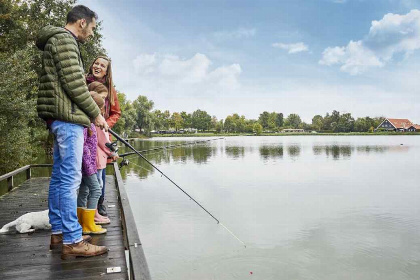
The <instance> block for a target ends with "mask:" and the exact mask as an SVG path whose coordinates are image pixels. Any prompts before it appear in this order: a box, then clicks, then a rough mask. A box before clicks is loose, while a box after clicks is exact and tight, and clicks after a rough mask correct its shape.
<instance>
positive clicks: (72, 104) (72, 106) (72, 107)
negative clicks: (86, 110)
mask: <svg viewBox="0 0 420 280" xmlns="http://www.w3.org/2000/svg"><path fill="white" fill-rule="evenodd" d="M71 113H72V114H74V113H76V107H74V103H73V102H71Z"/></svg>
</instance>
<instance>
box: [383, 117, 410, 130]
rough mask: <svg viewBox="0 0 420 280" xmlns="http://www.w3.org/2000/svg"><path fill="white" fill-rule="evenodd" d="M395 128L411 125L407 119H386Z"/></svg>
mask: <svg viewBox="0 0 420 280" xmlns="http://www.w3.org/2000/svg"><path fill="white" fill-rule="evenodd" d="M387 120H388V121H389V122H390V123H391V124H392V125H393V126H394V127H395V128H409V127H410V126H412V125H413V123H412V122H410V121H409V120H408V119H387Z"/></svg>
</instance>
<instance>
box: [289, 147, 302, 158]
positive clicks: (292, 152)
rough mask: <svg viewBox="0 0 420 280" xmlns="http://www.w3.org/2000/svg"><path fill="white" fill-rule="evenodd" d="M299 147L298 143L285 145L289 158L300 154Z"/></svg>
mask: <svg viewBox="0 0 420 280" xmlns="http://www.w3.org/2000/svg"><path fill="white" fill-rule="evenodd" d="M300 150H301V147H300V146H299V145H296V144H293V145H290V146H288V147H287V153H288V154H289V156H290V157H291V158H297V157H299V155H300Z"/></svg>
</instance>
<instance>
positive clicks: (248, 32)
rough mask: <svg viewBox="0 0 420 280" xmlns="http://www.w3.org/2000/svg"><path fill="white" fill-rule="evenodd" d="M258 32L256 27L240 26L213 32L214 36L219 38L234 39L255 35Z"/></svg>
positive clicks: (220, 39)
mask: <svg viewBox="0 0 420 280" xmlns="http://www.w3.org/2000/svg"><path fill="white" fill-rule="evenodd" d="M256 34H257V29H255V28H238V29H236V30H233V31H219V32H215V33H213V36H214V37H215V38H216V39H217V40H219V41H222V40H232V39H243V38H250V37H254V36H255V35H256Z"/></svg>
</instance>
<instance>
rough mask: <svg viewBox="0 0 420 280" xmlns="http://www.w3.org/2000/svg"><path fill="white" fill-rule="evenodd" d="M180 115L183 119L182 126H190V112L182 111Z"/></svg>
mask: <svg viewBox="0 0 420 280" xmlns="http://www.w3.org/2000/svg"><path fill="white" fill-rule="evenodd" d="M181 117H182V119H183V120H184V126H183V128H191V127H192V120H191V114H187V113H186V112H184V111H182V112H181Z"/></svg>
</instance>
